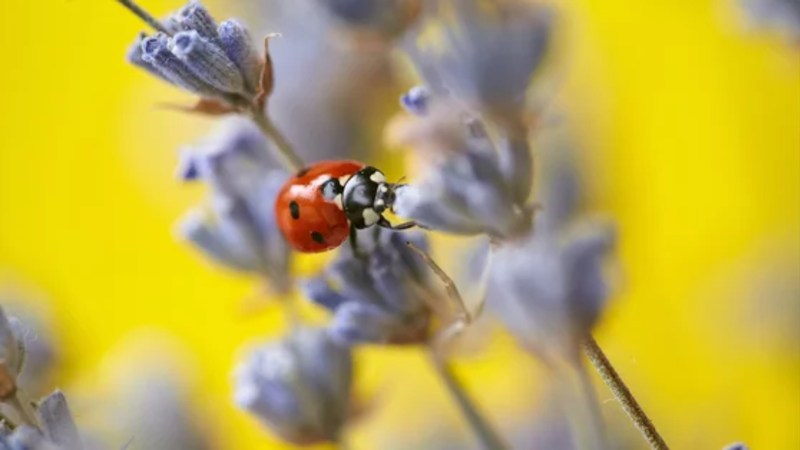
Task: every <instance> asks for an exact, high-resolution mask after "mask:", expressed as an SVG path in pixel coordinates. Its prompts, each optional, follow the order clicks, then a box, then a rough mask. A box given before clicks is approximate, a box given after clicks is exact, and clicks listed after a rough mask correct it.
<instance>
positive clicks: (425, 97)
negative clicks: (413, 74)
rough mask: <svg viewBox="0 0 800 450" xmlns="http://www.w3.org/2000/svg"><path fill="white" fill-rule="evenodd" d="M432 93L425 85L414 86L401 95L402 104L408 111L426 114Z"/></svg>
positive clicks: (420, 114)
mask: <svg viewBox="0 0 800 450" xmlns="http://www.w3.org/2000/svg"><path fill="white" fill-rule="evenodd" d="M430 98H431V93H430V91H429V90H428V88H426V87H425V86H414V87H413V88H411V89H409V91H408V92H407V93H405V94H403V95H402V96H401V97H400V104H401V105H403V108H405V110H406V111H408V112H410V113H411V114H415V115H418V116H424V115H425V113H426V112H427V110H428V103H429V102H430Z"/></svg>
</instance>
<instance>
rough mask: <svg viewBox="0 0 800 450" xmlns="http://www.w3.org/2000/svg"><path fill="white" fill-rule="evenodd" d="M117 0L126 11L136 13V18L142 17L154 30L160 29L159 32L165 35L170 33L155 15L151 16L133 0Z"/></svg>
mask: <svg viewBox="0 0 800 450" xmlns="http://www.w3.org/2000/svg"><path fill="white" fill-rule="evenodd" d="M117 1H118V2H119V3H120V4H121V5H122V6H124V7H125V8H127V9H128V11H130V12H132V13H134V14H136V16H137V17H138V18H140V19H142V21H143V22H144V23H146V24H148V25H150V27H151V28H153V29H154V30H156V31H160V32H162V33H164V34H167V35H169V34H171V33H170V32H169V30H167V27H165V26H164V24H163V23H161V21H160V20H158V19H156V18H155V17H153V15H152V14H150V13H149V12H147V11H145V10H144V8H142V7H141V6H139V5H137V4H136V3H135V2H134V1H133V0H117Z"/></svg>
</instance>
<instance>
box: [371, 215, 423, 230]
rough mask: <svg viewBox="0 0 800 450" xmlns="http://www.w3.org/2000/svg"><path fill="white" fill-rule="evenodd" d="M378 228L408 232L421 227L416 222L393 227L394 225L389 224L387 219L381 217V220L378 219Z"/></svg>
mask: <svg viewBox="0 0 800 450" xmlns="http://www.w3.org/2000/svg"><path fill="white" fill-rule="evenodd" d="M378 226H379V227H382V228H388V229H390V230H407V229H409V228H414V227H417V226H419V225H417V222H414V221H413V220H412V221H409V222H403V223H401V224H398V225H392V223H391V222H389V221H388V220H387V219H386V218H385V217H383V216H381V218H380V219H378Z"/></svg>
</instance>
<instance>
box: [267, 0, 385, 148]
mask: <svg viewBox="0 0 800 450" xmlns="http://www.w3.org/2000/svg"><path fill="white" fill-rule="evenodd" d="M376 3H381V2H376ZM252 15H253V17H254V18H255V17H257V18H258V19H259V20H263V21H264V22H261V23H258V28H257V29H263V30H279V31H280V32H281V34H282V35H283V36H284V37H285V38H283V39H281V40H280V41H279V42H277V43H276V45H272V46H270V55H271V57H272V61H273V65H274V71H275V91H274V93H273V94H272V96H270V99H269V105H268V108H269V115H270V117H271V118H272V119H273V121H274V122H275V124H276V126H277V127H278V128H280V130H281V131H282V132H283V133H284V134H285V135H286V137H287V139H288V140H289V141H290V142H292V144H293V145H294V147H295V149H296V150H297V152H298V154H299V155H300V156H301V157H302V158H303V159H304V160H305V161H306V162H308V163H311V162H316V161H321V160H328V159H341V158H351V159H356V160H365V159H367V156H368V155H369V153H370V152H372V151H374V149H377V148H380V146H381V142H380V140H379V136H375V133H374V129H375V127H377V126H381V125H382V124H384V123H385V122H386V121H387V120H388V118H389V115H390V114H391V113H392V112H391V110H389V109H387V108H386V107H385V105H387V104H389V103H390V102H392V101H394V100H395V99H396V98H397V97H396V96H397V92H398V89H399V88H398V87H397V86H396V78H397V77H396V75H395V69H394V66H393V64H392V59H391V54H390V51H389V50H390V49H389V48H386V49H383V50H377V51H369V52H359V51H354V50H353V49H352V48H345V47H344V46H342V45H341V44H340V42H338V41H337V39H336V36H335V31H336V27H337V22H336V21H335V20H334V19H333V18H331V17H330V15H329V14H327V13H326V12H325V11H323V10H322V9H321V8H319V7H316V5H313V4H311V5H310V4H309V3H308V2H294V1H292V2H283V1H275V0H273V1H264V2H260V3H258V5H254V6H252ZM253 20H255V19H253Z"/></svg>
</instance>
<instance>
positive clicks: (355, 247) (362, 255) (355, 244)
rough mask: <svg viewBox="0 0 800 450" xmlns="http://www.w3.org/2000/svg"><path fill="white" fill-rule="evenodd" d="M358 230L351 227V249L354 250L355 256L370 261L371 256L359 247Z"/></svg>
mask: <svg viewBox="0 0 800 450" xmlns="http://www.w3.org/2000/svg"><path fill="white" fill-rule="evenodd" d="M357 231H358V230H356V227H354V226H353V225H352V224H351V225H350V249H351V250H353V256H355V257H356V258H358V259H361V260H367V259H369V254H368V253H365V252H363V251H361V248H360V247H359V246H358V233H357Z"/></svg>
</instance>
